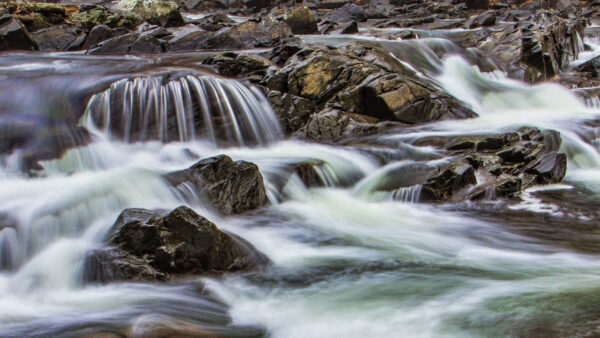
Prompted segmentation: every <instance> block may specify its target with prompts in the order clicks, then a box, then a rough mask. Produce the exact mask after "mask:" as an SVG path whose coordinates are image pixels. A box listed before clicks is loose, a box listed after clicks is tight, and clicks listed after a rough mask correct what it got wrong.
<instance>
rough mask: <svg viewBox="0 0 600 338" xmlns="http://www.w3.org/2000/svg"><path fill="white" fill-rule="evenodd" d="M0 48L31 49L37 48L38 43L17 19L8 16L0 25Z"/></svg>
mask: <svg viewBox="0 0 600 338" xmlns="http://www.w3.org/2000/svg"><path fill="white" fill-rule="evenodd" d="M0 50H29V51H31V50H38V45H37V43H36V42H35V40H33V39H32V38H31V36H30V35H29V32H28V31H27V28H25V26H23V24H22V23H21V22H20V21H19V20H16V19H14V18H10V19H8V20H6V21H5V22H4V24H2V25H1V26H0Z"/></svg>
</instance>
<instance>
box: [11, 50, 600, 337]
mask: <svg viewBox="0 0 600 338" xmlns="http://www.w3.org/2000/svg"><path fill="white" fill-rule="evenodd" d="M413 47H414V48H417V47H418V44H417V46H413ZM422 55H424V57H432V58H433V56H431V55H430V54H429V53H428V52H427V51H425V52H423V53H422ZM425 61H427V62H424V63H422V65H425V66H423V67H422V68H421V69H422V70H423V71H425V70H426V69H430V68H428V67H427V65H436V67H435V72H432V73H430V74H424V76H430V77H433V78H434V79H435V80H436V81H437V83H438V84H439V85H440V86H441V87H443V88H445V89H446V90H447V91H448V92H449V93H451V94H452V95H454V96H455V97H457V98H458V99H460V100H462V101H463V102H465V103H466V104H468V105H469V106H470V107H472V109H474V110H475V111H476V112H477V113H478V114H479V117H478V118H475V119H471V120H464V121H449V122H443V123H438V124H435V125H431V126H427V127H424V128H422V129H419V130H415V131H414V132H412V133H408V134H406V133H405V134H390V135H386V136H382V138H386V139H390V140H396V141H398V142H405V141H406V142H409V141H410V140H413V139H415V138H416V137H420V136H425V135H434V134H437V135H451V134H459V133H460V134H465V133H471V132H472V133H482V132H499V131H504V130H511V128H514V127H520V126H522V125H524V124H526V125H533V126H537V127H540V128H552V129H557V130H559V131H560V132H561V134H562V136H563V142H564V145H563V149H564V150H565V151H566V152H567V153H568V154H569V171H568V182H567V183H578V182H585V183H586V184H589V185H590V186H589V188H590V189H592V190H593V191H596V192H597V191H599V190H600V171H599V170H598V168H600V157H599V155H598V149H597V146H596V145H595V144H597V143H593V142H590V140H589V139H587V138H584V137H582V136H580V135H584V134H585V135H588V134H589V128H588V127H584V126H583V124H582V122H583V121H585V120H591V119H595V118H596V116H597V113H598V112H597V111H595V110H593V109H590V108H587V107H586V106H585V105H583V104H582V103H581V102H580V101H578V100H577V99H576V98H575V96H573V95H572V94H571V93H570V92H569V91H567V90H566V89H563V88H561V87H559V86H557V85H540V86H527V85H525V84H523V83H519V82H516V81H513V80H509V79H506V78H505V77H504V76H503V75H502V74H498V73H496V74H492V75H490V74H482V73H480V72H479V71H478V70H477V69H475V68H472V67H471V66H470V65H469V64H468V63H466V62H465V61H463V60H462V59H461V58H459V57H447V58H445V59H444V60H443V61H442V60H437V59H432V60H425ZM415 67H416V66H415ZM198 82H200V85H198V86H197V87H192V86H194V84H195V83H198ZM210 86H213V87H212V88H215V86H221V87H220V88H221V89H223V91H224V92H219V94H218V95H217V94H214V95H213V96H212V99H210V100H208V99H206V98H207V95H212V94H207V88H210ZM191 88H195V89H194V90H192V89H191ZM115 92H122V93H125V94H124V95H121V96H119V99H120V98H122V97H125V98H127V97H129V99H123V100H117V101H118V103H117V104H116V106H119V107H122V108H119V109H121V110H119V113H118V116H119V117H120V118H122V117H125V118H126V119H125V121H126V123H125V124H124V126H126V128H125V129H124V132H123V133H122V134H121V136H123V135H124V137H115V135H113V131H114V130H112V129H110V128H103V127H105V126H108V125H109V123H107V122H106V121H109V120H111V119H112V120H114V117H115V115H113V114H114V113H115V109H114V108H113V107H112V106H111V104H113V103H111V102H109V101H110V100H109V98H110V96H111V95H113V93H115ZM159 92H160V93H161V94H160V95H159ZM213 93H214V92H213ZM221 94H222V95H221ZM144 95H147V96H146V99H148V100H147V101H144V100H143V99H142V97H144ZM203 99H206V100H207V102H208V101H210V102H211V103H214V102H217V103H218V106H219V107H221V108H223V109H218V110H210V109H204V110H202V109H200V110H194V109H195V108H197V107H199V106H202V105H201V104H200V105H198V106H195V105H193V104H191V101H194V102H202V100H203ZM135 100H139V101H136V102H135V103H134V101H135ZM151 101H153V102H157V101H158V103H156V104H153V105H150V104H148V105H146V106H144V105H145V104H146V103H147V102H151ZM171 102H176V103H175V104H174V105H173V106H172V107H173V109H167V108H166V105H168V104H171ZM233 102H237V103H235V104H233ZM95 103H98V104H99V106H94V105H95ZM230 104H231V106H228V105H230ZM207 105H208V104H207ZM233 106H235V109H234V108H233ZM94 107H96V108H94ZM98 107H104V108H98ZM107 107H110V109H108V108H107ZM159 107H161V108H159ZM89 109H90V110H88V115H87V119H84V120H83V122H84V125H86V126H87V127H89V128H90V129H94V130H93V131H94V132H95V134H94V135H93V136H94V141H93V142H92V143H91V144H89V145H87V146H84V147H79V148H77V149H75V150H71V151H69V152H68V153H67V154H66V155H65V156H63V157H62V159H60V160H56V161H48V162H44V163H42V165H43V167H44V170H43V171H42V173H41V176H40V177H38V178H30V177H27V176H24V175H23V174H21V173H19V172H15V170H14V168H13V167H11V166H8V165H7V166H6V167H5V168H4V169H3V170H2V171H1V172H0V186H1V187H2V189H0V202H1V203H0V206H1V207H0V215H2V216H4V218H2V220H3V221H2V222H3V223H4V222H6V224H8V225H9V226H10V227H8V228H5V229H3V230H1V231H0V266H1V267H2V268H4V269H3V270H2V272H1V273H0V335H2V336H35V335H37V336H67V335H74V336H76V335H79V334H81V333H86V332H97V331H103V330H113V331H118V332H128V333H130V334H132V335H135V334H139V335H143V334H144V332H146V331H145V330H146V329H147V327H148V326H151V323H153V322H155V323H156V322H160V323H164V324H165V325H166V324H169V325H172V326H177V327H181V326H185V325H190V326H192V327H195V328H204V329H207V330H209V332H212V333H222V334H223V335H233V336H236V335H241V334H242V333H247V332H250V333H252V332H254V331H252V328H244V326H245V325H250V326H264V327H265V328H266V330H267V332H268V333H269V334H270V335H272V336H275V337H312V336H336V337H365V336H441V335H443V336H506V335H517V336H520V335H528V334H533V333H535V329H536V328H539V327H544V326H547V327H553V328H554V327H557V326H558V327H561V326H562V327H566V329H565V330H567V332H568V331H569V330H574V329H576V328H577V327H576V326H577V323H578V322H577V318H578V317H579V316H581V313H583V312H586V311H588V312H589V310H588V308H587V307H586V304H587V303H588V302H593V301H597V300H598V298H599V295H600V290H599V288H598V286H597V285H598V282H600V260H598V255H597V254H593V253H587V254H586V253H584V252H581V251H578V250H574V249H573V248H570V247H564V246H560V245H555V243H553V242H550V241H547V240H544V239H541V238H536V237H532V236H527V235H523V234H519V233H517V232H515V231H513V230H514V229H512V228H511V226H510V225H507V224H501V223H498V222H497V221H493V220H486V219H484V218H483V217H481V218H480V217H478V215H477V213H476V212H471V213H467V212H460V211H455V210H454V211H453V210H452V209H451V208H445V207H444V206H437V205H422V204H418V203H416V202H418V196H419V193H420V187H419V186H414V185H413V184H411V180H412V177H414V176H411V175H416V174H417V173H418V170H417V169H419V170H426V169H427V168H428V167H429V166H430V165H432V164H433V163H430V162H427V161H443V160H444V159H438V160H427V161H420V162H419V161H418V159H417V160H413V159H406V160H403V161H398V162H393V163H391V164H388V165H385V166H381V165H380V164H379V163H378V162H377V161H376V160H375V159H374V158H373V157H371V156H370V155H367V154H366V153H363V152H360V151H358V150H355V149H351V148H342V147H338V146H335V145H317V144H308V143H304V142H301V141H293V140H287V141H284V140H281V131H280V130H279V128H277V127H275V128H273V125H274V124H273V121H276V120H275V117H274V115H273V113H272V111H271V110H270V108H265V107H264V98H263V97H262V96H261V95H260V94H259V93H257V92H255V91H253V90H252V89H248V88H247V87H246V86H243V85H241V84H239V83H237V82H235V81H231V80H219V79H212V78H202V77H200V78H198V77H190V76H186V77H181V78H179V80H176V81H171V82H167V83H163V82H162V81H161V80H159V78H157V77H147V78H141V77H138V78H135V79H134V80H120V82H116V83H115V84H113V85H112V86H111V87H110V88H109V89H107V90H106V91H104V92H103V93H101V94H98V95H96V96H94V97H93V98H92V100H91V104H90V108H89ZM93 109H100V110H99V113H100V116H101V117H102V119H101V120H103V121H104V124H103V125H98V124H97V123H94V124H92V122H93V121H92V120H91V115H92V114H93V111H92V110H93ZM192 110H194V111H195V112H196V114H195V115H194V116H197V115H200V116H202V117H203V122H204V123H205V124H203V126H205V127H206V125H207V121H211V120H212V117H214V116H215V115H220V116H222V118H223V119H230V120H229V121H230V122H228V123H226V124H225V128H224V130H226V131H229V132H230V133H231V135H233V138H231V139H228V141H231V142H229V144H228V146H230V147H227V148H219V147H218V145H219V141H221V140H218V139H217V140H216V139H215V137H214V136H215V135H216V132H212V133H211V130H213V131H214V130H215V129H214V128H213V129H211V128H210V127H208V128H200V129H199V130H200V132H199V133H198V131H199V130H198V129H196V128H192V125H196V123H197V122H198V121H195V120H193V121H190V116H192V115H191V112H192ZM198 112H200V113H198ZM135 114H138V115H137V116H138V117H139V116H156V115H158V119H157V120H156V121H158V123H157V124H155V125H154V126H155V127H156V129H152V133H153V135H157V136H158V137H147V138H146V137H142V138H141V139H143V140H154V141H149V142H145V143H126V142H124V140H129V139H132V138H131V136H132V134H131V133H130V131H131V130H132V128H133V126H135V124H134V120H133V119H129V118H130V117H132V116H136V115H135ZM144 114H149V115H144ZM168 114H174V115H171V116H174V118H175V121H176V123H175V125H176V126H177V130H178V131H177V133H175V135H177V137H175V138H174V139H173V140H174V141H175V142H171V143H166V144H165V143H162V142H159V141H158V140H167V139H170V136H168V133H169V131H168V130H167V129H168V128H166V123H162V122H160V121H164V120H165V119H168V118H169V116H167V115H168ZM221 114H223V115H221ZM127 119H129V120H127ZM238 119H239V120H238ZM142 121H145V119H142ZM235 121H244V122H240V123H237V125H236V122H235ZM248 121H255V122H256V123H255V124H252V123H249V122H248ZM265 121H266V122H265ZM161 123H162V124H161ZM275 125H276V124H275ZM138 126H139V125H138ZM244 128H248V130H247V131H244ZM142 129H143V128H142ZM149 130H150V129H148V134H146V135H150V134H151V133H150V132H149ZM122 131H123V130H122ZM236 135H237V136H236ZM240 135H241V136H242V137H240ZM247 135H250V138H249V139H247V138H246V137H247ZM247 140H249V141H248V143H249V145H252V146H254V145H256V144H258V145H261V147H244V146H243V145H245V144H246V141H247ZM232 143H233V144H232ZM401 150H402V149H400V150H399V151H401ZM422 151H423V152H426V153H427V154H430V155H432V156H433V155H436V152H435V151H434V150H431V149H422ZM218 154H227V155H229V156H231V157H232V158H234V159H244V160H249V161H252V162H255V163H256V164H258V165H259V167H260V169H261V172H262V174H263V175H264V178H265V183H266V185H267V188H268V190H269V197H270V199H271V202H272V205H271V206H270V207H268V208H266V209H265V210H263V211H261V212H259V213H257V214H254V215H250V216H248V215H247V216H239V217H231V218H223V217H221V216H219V215H217V214H215V213H214V212H212V211H211V210H208V209H207V208H206V207H205V206H203V205H201V204H198V201H188V200H186V196H185V195H184V194H182V192H181V191H177V190H175V189H172V188H171V187H169V186H168V185H167V184H166V182H164V180H163V179H162V178H161V177H162V176H161V175H162V174H164V173H167V172H170V171H174V170H180V169H182V168H186V167H188V166H190V165H191V164H193V163H195V162H196V161H197V160H198V159H199V158H205V157H209V156H214V155H218ZM14 157H18V154H15V155H14ZM434 158H435V156H434ZM305 161H311V162H313V161H314V162H316V163H320V164H319V165H317V167H318V170H317V171H318V173H319V174H320V176H321V178H322V180H323V181H324V182H326V183H327V184H326V186H325V187H320V188H312V189H306V188H305V187H304V186H303V185H302V183H301V182H300V180H299V179H298V178H297V177H292V178H290V179H287V181H286V180H283V183H282V177H285V178H287V177H289V172H287V170H288V169H287V168H288V167H289V165H290V164H294V163H302V162H305ZM6 162H7V163H10V158H9V159H7V161H6ZM398 182H401V183H403V184H397V183H398ZM387 186H395V187H398V186H401V187H403V188H400V189H395V190H389V189H386V187H387ZM194 202H195V204H192V205H191V206H192V207H193V208H194V209H196V210H197V211H198V212H199V213H200V214H202V215H204V216H206V217H207V218H209V219H211V220H212V221H214V222H215V223H216V224H217V225H218V226H219V227H221V228H223V229H225V230H228V231H232V232H234V233H236V234H239V235H240V236H242V237H243V238H245V239H247V240H249V241H250V242H252V243H253V244H254V245H255V246H256V247H257V248H258V249H259V250H261V251H262V252H264V253H265V254H266V255H267V256H269V257H270V258H271V259H272V260H273V262H274V266H273V267H272V268H271V269H270V270H268V271H266V272H264V273H260V274H258V275H250V276H244V275H231V276H226V277H224V278H222V279H204V282H205V283H206V284H207V285H208V288H209V289H210V290H211V291H213V292H215V293H216V294H217V295H218V296H219V297H220V298H221V299H222V300H223V301H224V302H225V303H226V305H228V306H229V308H227V307H226V306H225V305H223V304H221V303H219V302H216V301H214V300H211V299H210V298H206V297H204V296H202V295H201V294H199V293H198V291H197V281H195V280H189V281H185V282H180V283H175V284H172V285H160V284H143V283H114V284H109V285H104V286H97V285H91V286H90V285H83V284H81V282H80V280H79V277H80V269H81V267H82V262H83V258H84V257H85V254H86V252H88V251H89V250H92V249H94V248H98V247H101V246H103V245H104V243H103V238H104V237H105V235H106V234H107V232H108V231H109V229H110V227H111V225H112V224H113V222H114V220H115V218H116V216H117V215H118V213H119V212H120V211H121V210H122V209H124V208H128V207H142V208H150V209H152V208H163V209H165V208H174V207H176V206H178V205H180V204H186V203H194ZM527 203H529V205H528V204H527ZM535 203H536V202H535V201H533V202H532V200H531V199H529V200H527V199H526V200H525V202H524V204H523V205H524V206H525V207H528V206H531V204H533V205H535ZM529 209H531V208H529ZM507 212H508V211H507ZM550 216H552V214H551V215H550ZM556 217H558V216H556ZM565 299H566V300H565ZM227 312H228V313H229V315H230V316H231V317H232V319H233V323H231V322H230V321H229V319H228V318H227V315H226V314H227ZM591 312H592V314H594V315H598V312H597V311H596V312H593V311H591ZM584 324H586V325H587V326H585V325H582V327H583V328H582V329H581V330H584V331H585V330H591V329H592V327H591V326H590V324H589V323H588V322H585V323H584ZM532 330H533V331H532ZM140 332H141V333H140ZM258 332H259V333H258V334H260V330H259V331H258ZM563 332H564V331H563ZM586 332H587V331H586ZM254 333H255V334H256V332H254Z"/></svg>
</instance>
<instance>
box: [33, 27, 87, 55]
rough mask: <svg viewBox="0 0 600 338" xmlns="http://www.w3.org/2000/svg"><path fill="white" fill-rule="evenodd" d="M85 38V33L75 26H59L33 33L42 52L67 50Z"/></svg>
mask: <svg viewBox="0 0 600 338" xmlns="http://www.w3.org/2000/svg"><path fill="white" fill-rule="evenodd" d="M82 36H84V33H83V32H82V31H81V30H80V29H79V28H77V27H76V26H74V25H66V24H65V25H59V26H54V27H50V28H46V29H40V30H38V31H37V32H35V33H33V39H34V40H35V42H36V43H37V44H38V46H39V48H40V50H42V51H64V50H67V49H68V47H69V46H71V44H73V42H75V40H77V39H80V38H81V37H82Z"/></svg>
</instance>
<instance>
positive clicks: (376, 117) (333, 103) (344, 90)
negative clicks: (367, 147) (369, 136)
mask: <svg viewBox="0 0 600 338" xmlns="http://www.w3.org/2000/svg"><path fill="white" fill-rule="evenodd" d="M292 52H295V54H294V55H293V56H291V57H290V56H286V58H287V61H286V63H285V64H284V65H283V67H282V68H281V69H272V68H270V69H269V70H268V71H267V75H266V76H265V77H264V78H263V80H262V81H261V84H262V85H263V86H264V87H266V88H267V90H268V91H274V93H273V94H270V93H269V94H268V95H267V98H268V99H269V101H270V102H271V104H272V105H273V107H274V109H275V111H276V112H277V113H278V115H279V116H280V118H281V120H282V122H283V125H284V126H285V128H286V130H287V131H288V132H289V133H297V135H299V136H307V137H310V138H311V139H319V137H317V135H316V134H315V133H316V132H319V131H322V132H325V133H326V134H325V135H324V136H323V139H331V138H332V137H333V136H334V135H340V132H342V134H343V133H344V132H351V131H352V133H356V132H359V131H361V130H362V131H364V132H371V131H372V130H377V129H379V127H380V126H377V125H374V124H377V123H380V122H384V121H391V122H401V123H406V124H419V123H426V122H431V121H436V120H443V119H453V118H454V119H456V118H468V117H472V116H475V114H474V113H473V112H472V111H470V110H469V109H467V108H465V107H463V106H462V105H461V104H460V103H459V102H458V101H456V100H455V99H453V98H452V97H450V96H448V95H447V94H444V93H443V92H441V91H440V90H439V89H436V87H435V85H433V84H431V83H427V82H426V81H424V80H423V79H422V78H421V77H419V76H418V75H417V74H416V73H415V72H414V71H412V70H411V69H409V68H407V67H406V66H404V65H403V64H401V63H399V62H398V61H397V60H396V59H394V58H393V57H391V56H390V53H389V52H388V51H387V50H385V49H384V48H382V46H381V45H377V44H374V43H364V42H354V43H350V44H348V45H345V46H343V47H342V48H336V49H326V48H323V47H320V46H304V48H303V49H301V50H300V51H298V50H297V48H295V49H294V50H293V51H292ZM290 54H291V53H290ZM272 56H273V57H274V58H277V57H278V55H277V54H276V53H273V54H272ZM312 116H314V118H313V119H311V117H312ZM309 121H310V125H309ZM350 121H353V122H352V123H350V124H348V123H349V122H350ZM354 122H356V123H357V124H359V125H360V128H354V127H352V128H347V126H348V125H352V126H354V125H355V123H354ZM365 124H372V125H371V128H366V125H365ZM300 129H301V130H302V131H301V132H298V131H299V130H300Z"/></svg>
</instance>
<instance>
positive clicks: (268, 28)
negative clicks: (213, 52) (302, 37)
mask: <svg viewBox="0 0 600 338" xmlns="http://www.w3.org/2000/svg"><path fill="white" fill-rule="evenodd" d="M291 36H292V31H291V30H290V28H289V27H288V26H287V25H286V24H284V23H281V22H278V21H272V20H262V21H261V22H260V23H257V22H254V21H246V22H242V23H240V24H238V25H237V26H234V27H230V28H226V29H224V30H221V31H219V32H217V33H216V34H215V35H213V36H211V37H210V38H208V39H206V40H205V41H203V42H202V43H201V44H200V48H203V49H246V48H255V47H270V46H274V45H276V44H278V43H279V42H280V41H281V40H283V39H285V38H288V37H291Z"/></svg>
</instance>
